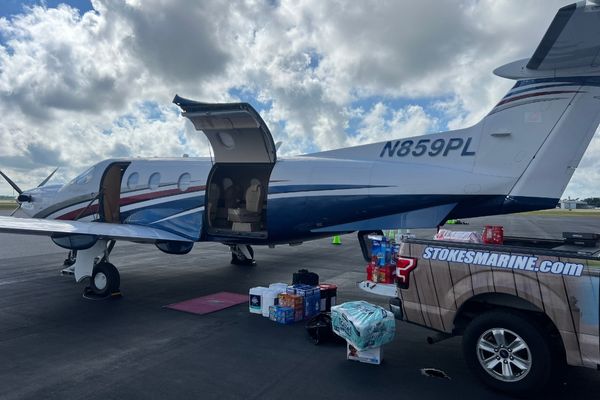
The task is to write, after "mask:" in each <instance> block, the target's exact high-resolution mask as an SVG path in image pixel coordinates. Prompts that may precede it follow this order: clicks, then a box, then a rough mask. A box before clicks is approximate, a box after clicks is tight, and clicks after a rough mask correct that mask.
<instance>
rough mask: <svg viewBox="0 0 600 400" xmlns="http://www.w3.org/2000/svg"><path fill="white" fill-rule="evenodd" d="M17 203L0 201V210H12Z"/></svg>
mask: <svg viewBox="0 0 600 400" xmlns="http://www.w3.org/2000/svg"><path fill="white" fill-rule="evenodd" d="M16 207H17V203H16V202H14V201H12V200H0V210H14V209H15V208H16Z"/></svg>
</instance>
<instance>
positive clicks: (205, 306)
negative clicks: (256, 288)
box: [165, 292, 248, 315]
mask: <svg viewBox="0 0 600 400" xmlns="http://www.w3.org/2000/svg"><path fill="white" fill-rule="evenodd" d="M247 302H248V296H247V295H243V294H237V293H229V292H219V293H214V294H209V295H208V296H202V297H196V298H195V299H190V300H186V301H182V302H180V303H173V304H169V305H167V306H165V308H171V309H173V310H178V311H183V312H188V313H192V314H200V315H203V314H208V313H211V312H215V311H219V310H222V309H224V308H228V307H232V306H235V305H237V304H242V303H247Z"/></svg>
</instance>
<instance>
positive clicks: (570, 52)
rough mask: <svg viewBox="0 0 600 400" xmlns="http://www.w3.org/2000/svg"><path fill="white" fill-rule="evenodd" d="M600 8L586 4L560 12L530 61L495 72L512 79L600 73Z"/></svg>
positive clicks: (504, 67)
mask: <svg viewBox="0 0 600 400" xmlns="http://www.w3.org/2000/svg"><path fill="white" fill-rule="evenodd" d="M599 37H600V7H598V6H596V5H592V4H590V5H586V2H585V1H581V2H578V3H574V4H571V5H568V6H565V7H563V8H561V9H560V10H558V12H557V13H556V16H555V17H554V20H552V23H551V24H550V26H549V27H548V30H547V31H546V34H545V35H544V37H543V38H542V41H541V42H540V44H539V45H538V47H537V49H536V50H535V52H534V53H533V56H531V58H530V59H524V60H519V61H515V62H512V63H509V64H506V65H503V66H502V67H499V68H497V69H496V70H495V71H494V73H495V74H496V75H498V76H501V77H504V78H509V79H528V78H540V77H546V76H553V73H554V72H555V71H557V70H561V71H562V73H563V74H565V73H573V74H580V73H589V72H591V71H599V70H600V40H598V38H599Z"/></svg>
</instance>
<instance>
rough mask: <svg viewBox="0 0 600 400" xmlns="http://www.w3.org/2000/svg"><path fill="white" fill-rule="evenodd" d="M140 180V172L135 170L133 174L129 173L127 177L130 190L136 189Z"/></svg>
mask: <svg viewBox="0 0 600 400" xmlns="http://www.w3.org/2000/svg"><path fill="white" fill-rule="evenodd" d="M139 181H140V174H138V173H137V172H134V173H133V174H131V175H129V178H127V188H128V189H130V190H133V189H135V188H136V187H137V185H138V182H139Z"/></svg>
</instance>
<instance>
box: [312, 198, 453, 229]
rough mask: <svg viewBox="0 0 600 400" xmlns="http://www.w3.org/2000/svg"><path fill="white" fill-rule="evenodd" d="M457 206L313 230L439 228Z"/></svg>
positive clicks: (430, 208) (445, 205)
mask: <svg viewBox="0 0 600 400" xmlns="http://www.w3.org/2000/svg"><path fill="white" fill-rule="evenodd" d="M455 206H456V203H451V204H444V205H441V206H435V207H429V208H421V209H419V210H414V211H408V212H404V213H400V214H392V215H385V216H383V217H377V218H371V219H365V220H362V221H355V222H350V223H348V224H341V225H334V226H327V227H324V228H319V229H313V230H312V232H349V231H367V230H379V229H396V228H414V229H418V228H431V227H434V226H439V225H440V224H441V223H442V222H443V221H444V219H445V218H446V216H448V214H449V213H450V211H452V209H453V208H454V207H455Z"/></svg>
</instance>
